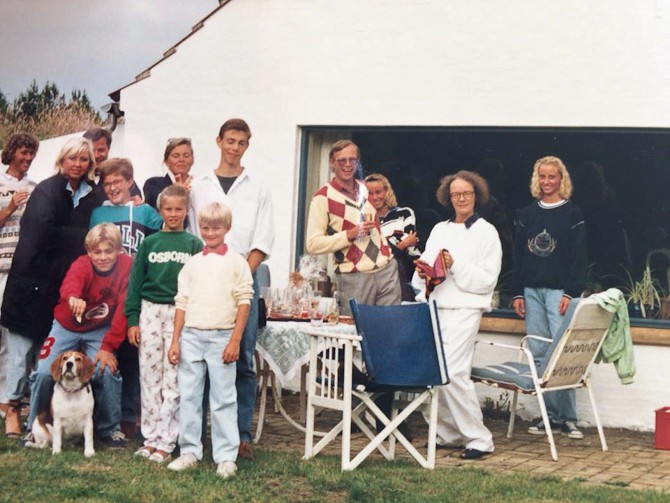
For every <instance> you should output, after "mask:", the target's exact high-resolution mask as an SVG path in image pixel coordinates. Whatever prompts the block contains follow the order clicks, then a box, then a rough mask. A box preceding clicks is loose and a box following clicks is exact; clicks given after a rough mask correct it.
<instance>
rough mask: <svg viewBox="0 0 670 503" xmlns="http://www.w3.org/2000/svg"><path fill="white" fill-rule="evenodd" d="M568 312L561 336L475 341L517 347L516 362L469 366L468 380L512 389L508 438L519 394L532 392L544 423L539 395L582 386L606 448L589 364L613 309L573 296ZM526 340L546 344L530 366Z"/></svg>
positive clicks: (546, 419) (551, 437)
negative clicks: (516, 341)
mask: <svg viewBox="0 0 670 503" xmlns="http://www.w3.org/2000/svg"><path fill="white" fill-rule="evenodd" d="M573 303H574V305H576V308H574V305H573V304H571V308H570V310H569V312H568V313H567V314H566V316H570V312H574V315H572V318H568V319H570V324H569V325H568V327H567V329H566V330H565V332H564V334H563V336H562V337H559V338H556V339H555V340H553V341H552V340H550V339H546V338H543V337H537V336H534V335H527V336H526V337H524V338H523V339H522V340H521V344H520V345H519V346H512V345H509V344H501V343H496V342H491V341H477V343H479V344H489V345H492V346H496V347H500V348H507V349H511V350H515V351H517V352H518V361H516V362H515V361H506V362H504V363H501V364H496V365H489V366H486V367H473V369H472V375H471V377H472V380H473V381H475V382H480V383H482V384H487V385H489V386H495V387H499V388H504V389H508V390H512V391H513V392H514V394H513V398H512V404H511V408H510V409H511V410H510V421H509V428H508V430H507V438H512V436H513V432H514V420H515V417H516V407H517V401H518V396H519V393H524V394H528V395H536V396H537V399H538V403H539V406H540V411H541V413H542V421H543V422H544V424H545V425H548V424H549V417H548V415H547V408H546V405H545V403H544V394H545V393H548V392H551V391H557V390H566V389H576V388H582V387H584V388H586V389H587V390H588V393H589V400H590V401H591V407H592V409H593V416H594V418H595V422H596V427H597V428H598V435H599V436H600V443H601V445H602V449H603V451H606V450H607V442H606V441H605V433H604V432H603V428H602V424H601V422H600V416H599V415H598V410H597V408H596V402H595V399H594V396H593V389H592V388H591V385H590V382H589V379H590V369H591V365H592V364H593V362H594V360H595V358H596V356H597V354H598V352H599V351H600V346H601V345H602V343H603V340H604V339H605V335H606V334H607V329H608V328H609V326H610V324H611V322H612V318H613V316H614V313H610V312H608V311H606V310H605V309H603V308H601V307H600V306H599V305H598V304H597V303H596V301H595V300H593V299H588V298H587V299H583V300H580V301H578V302H575V301H573ZM530 339H535V340H541V341H545V342H546V343H547V344H550V346H549V349H548V350H547V353H546V356H545V358H544V360H543V361H541V362H540V364H539V365H538V366H537V367H536V365H535V362H534V361H533V355H532V354H531V352H530V350H529V349H528V342H529V340H530ZM546 431H547V437H548V440H549V446H550V449H551V457H552V458H553V459H554V461H557V460H558V453H557V452H556V444H555V442H554V435H553V433H552V431H551V428H546Z"/></svg>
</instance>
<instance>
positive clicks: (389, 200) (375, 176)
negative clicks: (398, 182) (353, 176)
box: [365, 173, 398, 208]
mask: <svg viewBox="0 0 670 503" xmlns="http://www.w3.org/2000/svg"><path fill="white" fill-rule="evenodd" d="M374 182H377V183H381V184H382V187H384V188H385V189H386V197H385V198H384V204H386V206H388V207H389V208H395V207H396V206H398V201H397V200H396V197H395V192H393V187H391V182H389V180H388V178H386V177H385V176H384V175H380V174H379V173H371V174H369V175H368V176H366V177H365V183H374Z"/></svg>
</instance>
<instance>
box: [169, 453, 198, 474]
mask: <svg viewBox="0 0 670 503" xmlns="http://www.w3.org/2000/svg"><path fill="white" fill-rule="evenodd" d="M197 464H198V460H197V459H196V457H195V454H193V453H190V452H187V453H186V454H182V455H181V456H179V457H178V458H177V459H175V460H174V461H173V462H172V463H170V464H169V465H167V468H168V470H172V471H175V472H180V471H182V470H186V469H188V468H193V467H194V466H195V465H197Z"/></svg>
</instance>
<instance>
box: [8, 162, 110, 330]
mask: <svg viewBox="0 0 670 503" xmlns="http://www.w3.org/2000/svg"><path fill="white" fill-rule="evenodd" d="M67 183H68V180H67V179H66V178H65V177H64V176H62V175H60V174H57V175H54V176H52V177H50V178H47V179H46V180H44V181H42V182H41V183H39V184H38V185H37V187H35V190H34V192H33V193H32V194H31V196H30V198H29V199H28V203H27V205H26V210H25V213H24V214H23V217H22V218H21V230H20V232H19V243H18V245H17V246H16V252H15V253H14V259H13V261H12V266H11V269H10V271H9V276H8V278H7V286H6V288H5V294H4V297H3V302H2V315H1V318H0V322H1V323H2V325H3V326H5V327H7V328H8V329H9V330H12V331H13V332H17V333H18V334H21V335H23V336H25V337H29V338H31V339H35V340H43V339H44V338H46V336H47V335H48V334H49V330H50V329H51V323H52V321H53V309H54V306H55V305H56V302H57V301H58V290H59V288H60V285H61V282H62V281H63V278H64V277H65V273H66V272H67V270H68V268H69V267H70V265H71V264H72V262H74V260H75V259H76V258H77V257H78V256H80V255H82V254H84V253H86V250H85V248H84V239H85V237H86V233H87V231H88V224H89V221H90V219H91V213H92V212H93V209H94V208H96V207H97V206H100V204H102V202H103V201H104V200H105V193H104V192H103V191H102V189H101V188H99V187H95V188H94V189H93V191H91V192H90V193H89V194H87V195H86V196H85V197H83V198H82V199H81V200H80V201H79V204H78V205H77V207H76V208H73V204H72V197H71V195H70V192H69V191H68V190H67V188H66V187H67ZM82 183H84V182H82Z"/></svg>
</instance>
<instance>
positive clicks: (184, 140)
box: [167, 137, 191, 145]
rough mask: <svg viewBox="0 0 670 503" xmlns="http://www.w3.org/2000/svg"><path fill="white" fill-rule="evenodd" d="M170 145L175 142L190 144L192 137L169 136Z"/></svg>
mask: <svg viewBox="0 0 670 503" xmlns="http://www.w3.org/2000/svg"><path fill="white" fill-rule="evenodd" d="M167 142H168V145H172V144H174V143H188V144H189V145H190V144H191V139H190V138H185V137H183V138H168V141H167Z"/></svg>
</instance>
